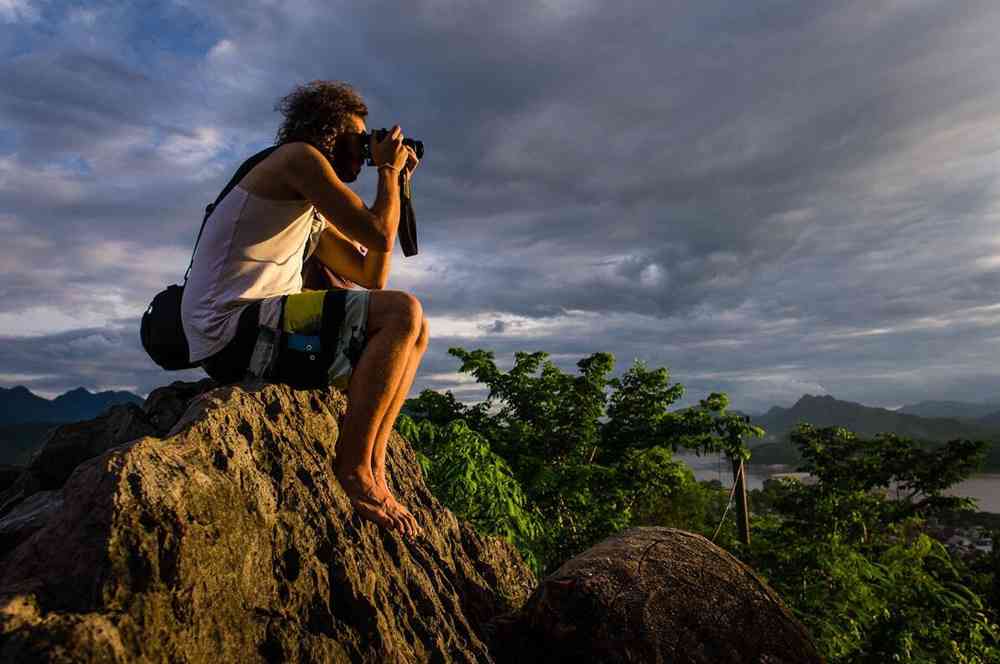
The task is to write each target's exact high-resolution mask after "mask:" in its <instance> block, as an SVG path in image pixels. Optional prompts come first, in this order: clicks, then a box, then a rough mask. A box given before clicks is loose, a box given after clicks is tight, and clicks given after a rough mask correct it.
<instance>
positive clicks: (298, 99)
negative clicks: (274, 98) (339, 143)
mask: <svg viewBox="0 0 1000 664" xmlns="http://www.w3.org/2000/svg"><path fill="white" fill-rule="evenodd" d="M274 110H276V111H281V114H282V115H283V116H285V120H284V122H282V123H281V127H279V128H278V134H277V137H276V139H275V142H276V143H287V142H289V141H309V142H310V143H313V144H315V145H316V147H318V148H321V149H323V150H324V151H325V152H326V153H327V154H332V153H333V144H334V141H336V139H337V136H339V135H340V134H341V133H343V132H345V131H353V130H354V128H353V126H352V125H350V124H349V123H348V116H350V115H352V114H353V115H360V116H361V117H365V116H366V115H368V107H367V106H366V105H365V102H364V101H362V99H361V95H359V94H358V93H357V91H356V90H355V89H354V88H352V87H351V86H350V85H348V84H347V83H341V82H338V81H310V82H309V83H306V84H305V85H297V86H295V89H294V90H292V91H291V92H290V93H289V94H287V95H285V96H284V97H282V98H281V100H280V101H279V102H278V103H277V104H276V105H275V107H274Z"/></svg>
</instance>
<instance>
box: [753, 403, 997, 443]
mask: <svg viewBox="0 0 1000 664" xmlns="http://www.w3.org/2000/svg"><path fill="white" fill-rule="evenodd" d="M946 404H954V407H953V408H951V409H950V410H949V408H948V407H946ZM991 408H992V410H991ZM998 411H1000V406H998V407H991V406H986V405H980V404H968V403H961V402H947V401H925V402H922V403H919V404H915V405H912V406H903V407H902V408H900V409H899V410H889V409H888V408H875V407H872V406H865V405H863V404H860V403H855V402H853V401H841V400H839V399H835V398H834V397H832V396H830V395H823V396H813V395H811V394H806V395H804V396H803V397H801V398H800V399H799V400H798V401H797V402H795V405H793V406H792V407H791V408H782V407H781V406H773V407H772V408H771V409H770V410H769V411H767V412H766V413H764V414H763V415H757V416H751V423H752V424H755V425H757V426H760V427H762V428H763V429H764V430H766V431H767V435H766V436H765V437H764V438H763V439H759V443H773V442H778V441H780V440H782V439H783V438H785V436H786V434H787V433H788V432H790V431H791V430H793V429H794V428H795V426H796V424H798V422H808V423H809V424H812V425H814V426H817V427H829V426H841V427H844V428H846V429H850V430H851V431H853V432H854V433H856V434H857V435H859V436H862V437H871V436H874V435H875V434H877V433H887V432H892V433H896V434H898V435H900V436H902V437H906V438H912V439H914V440H924V441H946V440H951V439H954V438H970V439H974V440H975V439H984V440H992V439H993V438H995V437H996V438H1000V412H998ZM916 413H925V414H922V415H920V414H916Z"/></svg>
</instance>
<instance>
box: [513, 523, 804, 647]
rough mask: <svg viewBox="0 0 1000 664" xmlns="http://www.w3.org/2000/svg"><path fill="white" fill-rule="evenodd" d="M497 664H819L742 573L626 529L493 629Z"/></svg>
mask: <svg viewBox="0 0 1000 664" xmlns="http://www.w3.org/2000/svg"><path fill="white" fill-rule="evenodd" d="M494 628H495V630H496V635H495V637H494V640H495V642H496V646H495V648H494V654H495V655H496V656H497V658H498V659H499V660H501V661H509V662H515V661H516V662H518V663H525V664H527V663H531V662H546V663H550V662H580V661H589V662H601V663H602V664H617V663H619V662H622V663H624V662H643V663H649V664H655V663H660V662H662V663H668V662H669V663H670V664H695V663H697V664H702V663H704V664H709V663H711V664H726V663H730V662H731V663H733V664H735V663H737V662H738V663H746V664H750V663H768V664H793V663H794V664H799V663H802V664H805V663H810V664H812V663H818V662H822V661H823V660H822V658H821V657H820V656H819V654H818V653H817V651H816V648H815V646H814V645H813V643H812V641H811V639H810V637H809V635H808V633H807V632H806V630H805V628H804V627H803V626H802V625H801V624H800V623H799V622H798V621H797V620H796V619H795V618H794V617H792V615H791V613H790V612H789V611H788V609H786V608H785V606H784V605H783V603H782V602H781V600H780V599H779V598H778V596H777V594H776V593H775V592H774V591H773V590H771V589H770V587H768V585H767V584H766V583H765V582H764V581H763V580H762V579H761V578H760V577H758V576H757V575H756V574H755V573H754V572H753V571H752V570H751V569H750V568H749V567H747V566H746V565H744V564H743V563H741V562H740V561H739V560H737V559H736V558H734V557H733V556H732V555H730V554H729V553H727V552H726V551H725V550H723V549H721V548H719V547H717V546H715V545H714V544H712V543H711V542H710V541H708V540H707V539H706V538H704V537H702V536H701V535H696V534H693V533H688V532H685V531H683V530H675V529H673V528H631V529H629V530H627V531H625V532H623V533H621V534H619V535H617V536H614V537H611V538H609V539H606V540H604V541H603V542H601V543H600V544H598V545H596V546H594V547H592V548H590V549H588V550H587V551H585V552H584V553H582V554H580V555H579V556H576V557H575V558H573V559H571V560H569V561H568V562H566V563H565V564H563V565H562V566H561V567H560V568H559V569H558V570H556V571H555V572H554V573H553V574H551V575H550V576H548V577H547V578H546V579H544V581H542V583H541V585H540V586H539V587H538V588H537V589H536V590H535V591H534V593H533V594H532V595H531V597H530V598H529V599H528V601H527V602H526V603H525V605H524V607H523V608H522V609H521V611H520V612H519V613H517V614H514V615H512V616H506V617H503V616H502V617H500V618H499V619H498V620H497V621H496V624H495V625H494Z"/></svg>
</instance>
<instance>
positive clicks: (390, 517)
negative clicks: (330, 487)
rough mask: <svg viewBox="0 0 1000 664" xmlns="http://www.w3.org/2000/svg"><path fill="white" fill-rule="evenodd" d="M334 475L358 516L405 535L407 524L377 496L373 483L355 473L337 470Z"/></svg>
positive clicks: (381, 497)
mask: <svg viewBox="0 0 1000 664" xmlns="http://www.w3.org/2000/svg"><path fill="white" fill-rule="evenodd" d="M335 474H336V475H337V481H338V482H340V486H341V487H343V489H344V493H346V494H347V497H348V498H349V499H350V501H351V505H352V506H353V507H354V510H355V511H356V512H357V513H358V514H360V515H361V516H362V517H364V518H366V519H368V520H370V521H374V522H375V523H376V524H378V525H380V526H382V527H383V528H388V529H390V530H398V531H400V532H402V533H407V530H408V527H407V526H408V524H407V523H406V521H405V519H404V518H402V517H401V516H400V515H399V514H397V513H396V510H394V509H393V507H392V505H391V504H390V503H389V501H388V500H386V499H385V497H383V496H380V495H378V492H377V487H376V485H375V483H374V482H372V481H371V480H369V481H367V482H366V481H365V480H364V479H363V478H362V477H360V476H359V475H357V474H356V473H350V472H346V471H343V472H342V471H341V470H339V469H338V470H336V471H335Z"/></svg>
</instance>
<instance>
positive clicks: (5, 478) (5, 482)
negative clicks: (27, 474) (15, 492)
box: [0, 463, 24, 491]
mask: <svg viewBox="0 0 1000 664" xmlns="http://www.w3.org/2000/svg"><path fill="white" fill-rule="evenodd" d="M23 472H24V468H23V467H21V466H11V465H8V464H4V463H0V491H5V490H6V489H7V488H8V487H9V486H10V485H11V484H13V483H14V481H15V480H16V479H17V478H18V477H20V476H21V473H23Z"/></svg>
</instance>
